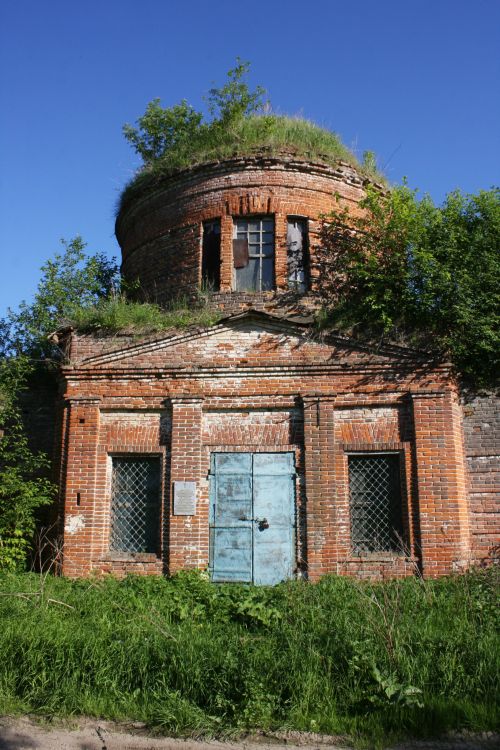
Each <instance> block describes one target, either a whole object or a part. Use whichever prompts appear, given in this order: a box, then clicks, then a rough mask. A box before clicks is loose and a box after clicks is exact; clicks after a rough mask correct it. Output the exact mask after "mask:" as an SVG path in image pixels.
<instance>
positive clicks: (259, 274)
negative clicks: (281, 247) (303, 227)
mask: <svg viewBox="0 0 500 750" xmlns="http://www.w3.org/2000/svg"><path fill="white" fill-rule="evenodd" d="M245 242H246V243H247V244H246V250H245V249H244V243H245ZM246 253H248V256H247V258H248V261H247V262H244V261H245V260H246V258H245V257H243V256H244V255H245V254H246ZM274 256H275V226H274V216H273V215H259V216H245V217H238V218H234V219H233V267H234V270H233V274H234V277H233V278H234V284H233V288H234V289H235V291H239V292H265V291H272V290H273V289H274V287H275V280H274Z"/></svg>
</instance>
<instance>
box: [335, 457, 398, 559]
mask: <svg viewBox="0 0 500 750" xmlns="http://www.w3.org/2000/svg"><path fill="white" fill-rule="evenodd" d="M348 461H349V502H350V509H351V543H352V549H353V551H354V552H358V553H359V552H377V551H379V552H388V551H397V550H399V549H400V547H401V536H402V508H401V478H400V470H399V456H398V455H397V454H391V453H387V454H376V455H360V456H349V458H348Z"/></svg>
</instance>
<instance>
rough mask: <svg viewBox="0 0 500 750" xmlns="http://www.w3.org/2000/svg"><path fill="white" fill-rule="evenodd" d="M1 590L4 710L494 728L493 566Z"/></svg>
mask: <svg viewBox="0 0 500 750" xmlns="http://www.w3.org/2000/svg"><path fill="white" fill-rule="evenodd" d="M42 584H43V585H42ZM0 592H1V596H0V713H1V712H7V711H25V712H28V711H29V712H35V713H41V714H49V715H68V714H87V715H94V716H99V717H103V718H111V719H124V718H128V719H135V720H142V721H145V722H147V723H148V724H149V725H150V726H152V727H156V728H158V729H159V730H161V731H163V732H168V733H174V734H180V735H186V734H195V735H201V734H208V735H216V734H223V733H225V732H237V731H243V730H247V729H251V728H254V727H260V728H263V729H277V728H282V729H283V728H284V729H296V730H309V731H316V732H326V733H330V734H338V733H347V734H349V735H351V736H353V737H354V738H356V737H357V738H358V741H359V738H365V742H371V744H375V745H376V744H377V743H378V744H381V743H382V742H383V741H385V740H387V738H388V737H390V738H394V737H395V736H401V735H404V734H405V733H409V734H420V735H426V734H427V735H432V734H435V733H438V732H442V731H445V730H448V729H456V728H461V727H467V728H470V729H475V730H479V729H493V728H495V726H497V723H498V713H497V708H496V706H498V697H499V696H498V666H499V663H498V662H499V654H500V649H499V643H498V633H497V632H496V626H497V625H498V622H497V619H496V616H497V613H496V610H495V607H496V595H497V594H498V572H497V571H490V572H487V573H484V572H482V573H474V574H470V575H466V576H462V577H457V578H450V579H443V580H438V581H428V582H425V583H424V582H422V581H419V580H413V579H412V580H405V581H395V582H389V583H384V584H378V585H371V584H366V583H360V582H356V581H351V580H348V579H346V578H341V577H335V576H327V577H325V578H323V579H322V580H321V581H320V582H319V583H318V584H317V585H308V584H306V583H301V582H299V581H296V582H290V583H286V584H281V585H279V586H276V587H274V588H249V587H246V586H239V585H219V586H215V585H212V584H210V583H209V582H208V581H206V580H205V579H204V578H203V577H202V576H201V575H197V574H179V575H177V576H175V577H174V578H172V579H164V578H137V577H129V578H127V579H125V580H123V581H118V580H115V579H113V578H107V579H95V580H77V581H70V580H65V579H58V578H46V579H41V578H39V577H37V576H36V575H33V574H25V575H17V576H16V575H3V576H2V577H1V578H0ZM366 738H371V739H370V740H369V741H368V740H367V739H366Z"/></svg>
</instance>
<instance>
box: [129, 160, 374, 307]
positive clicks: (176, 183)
mask: <svg viewBox="0 0 500 750" xmlns="http://www.w3.org/2000/svg"><path fill="white" fill-rule="evenodd" d="M337 195H338V196H339V197H340V199H341V203H344V204H345V205H348V206H350V208H351V210H352V211H356V210H357V209H356V207H357V204H358V202H359V201H360V199H361V198H362V197H363V196H364V190H363V180H362V178H360V176H359V175H358V174H357V172H356V171H355V170H354V169H353V168H352V167H350V166H349V165H347V164H339V165H338V167H328V166H325V165H321V164H310V163H307V162H303V161H299V160H293V159H290V158H289V159H286V158H281V159H270V158H267V159H265V158H258V157H254V158H252V157H248V158H246V159H233V160H228V161H225V162H223V163H222V164H220V163H215V164H209V165H203V166H200V167H196V168H193V169H189V170H185V171H183V172H181V173H179V174H178V175H176V176H173V177H169V178H166V179H165V180H163V181H162V182H161V183H159V184H158V185H157V186H156V187H155V189H154V191H150V192H149V193H147V194H146V195H145V196H142V197H141V198H136V199H132V200H131V201H130V202H129V203H127V204H126V205H125V206H124V208H123V209H122V210H121V212H120V214H119V216H118V219H117V222H116V234H117V238H118V242H119V243H120V246H121V248H122V255H123V264H122V272H123V275H124V276H125V278H126V279H127V280H128V281H130V282H134V281H135V280H136V279H140V290H139V292H138V295H139V296H140V297H142V298H143V299H146V300H149V301H157V302H159V303H161V304H165V303H167V302H168V301H169V299H171V298H172V297H177V296H179V295H181V296H182V295H187V296H188V297H191V296H193V295H194V294H196V291H197V290H198V289H199V287H200V282H201V233H202V222H203V221H205V220H210V219H214V218H219V219H220V220H221V292H223V293H225V295H224V296H223V297H222V298H218V297H217V296H215V297H214V301H215V302H216V303H217V304H222V305H223V306H224V307H225V308H226V309H235V306H236V305H239V304H241V305H243V306H244V305H247V304H248V300H246V296H248V295H245V294H244V293H243V294H240V293H234V294H232V295H230V296H229V297H228V292H230V291H231V290H232V288H233V258H232V238H233V217H238V216H246V215H252V214H272V215H273V216H274V219H275V278H276V290H277V294H267V295H261V296H260V304H261V305H263V304H266V303H269V302H272V301H273V300H276V297H279V296H280V293H281V292H285V291H286V290H287V286H288V282H287V276H288V274H287V247H286V234H287V217H288V216H304V217H306V218H308V219H309V243H310V249H311V255H312V256H314V247H315V245H317V242H318V230H319V226H320V217H321V216H322V215H323V214H327V213H329V212H330V211H331V210H332V209H333V208H334V207H336V206H338V203H337V199H336V196H337ZM312 261H313V262H312V267H313V274H314V258H312ZM235 300H236V301H235Z"/></svg>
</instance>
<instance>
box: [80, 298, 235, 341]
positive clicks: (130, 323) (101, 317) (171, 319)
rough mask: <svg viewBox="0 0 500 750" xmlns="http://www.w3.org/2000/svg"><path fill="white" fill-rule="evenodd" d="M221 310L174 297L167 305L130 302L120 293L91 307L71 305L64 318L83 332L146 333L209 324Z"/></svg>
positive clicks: (218, 315) (217, 318) (214, 320)
mask: <svg viewBox="0 0 500 750" xmlns="http://www.w3.org/2000/svg"><path fill="white" fill-rule="evenodd" d="M220 317H221V314H220V313H219V312H218V311H216V310H212V309H210V308H209V307H206V306H199V307H196V305H191V306H189V303H188V302H187V301H182V300H180V301H177V302H176V303H175V304H172V305H171V307H170V308H169V309H163V308H161V307H159V306H158V305H155V304H152V303H149V302H132V301H129V300H127V299H126V298H125V297H122V296H112V297H107V298H105V299H102V300H100V301H99V302H98V303H97V304H96V305H94V306H93V307H76V308H74V309H73V310H72V311H71V313H70V315H69V317H68V320H67V321H66V322H67V323H69V324H71V325H73V326H74V327H75V328H77V329H78V330H80V331H82V332H90V331H103V332H107V333H113V332H116V331H122V332H123V331H125V332H126V331H130V332H131V333H137V334H147V333H154V332H157V331H165V330H167V329H169V328H187V327H189V326H210V325H212V324H213V323H215V322H217V320H219V319H220Z"/></svg>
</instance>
